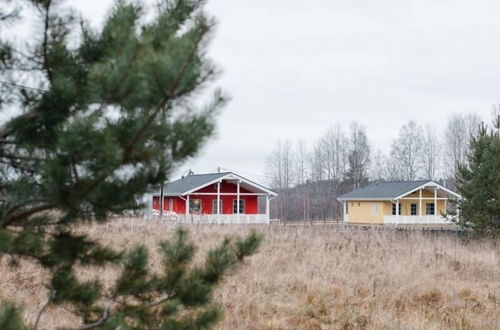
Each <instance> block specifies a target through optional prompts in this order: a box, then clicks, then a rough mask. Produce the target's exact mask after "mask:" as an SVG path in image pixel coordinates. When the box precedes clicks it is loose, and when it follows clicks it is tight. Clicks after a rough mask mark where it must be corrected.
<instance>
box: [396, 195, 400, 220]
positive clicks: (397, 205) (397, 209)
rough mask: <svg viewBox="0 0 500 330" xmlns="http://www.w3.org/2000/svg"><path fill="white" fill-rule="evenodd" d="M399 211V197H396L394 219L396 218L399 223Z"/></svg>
mask: <svg viewBox="0 0 500 330" xmlns="http://www.w3.org/2000/svg"><path fill="white" fill-rule="evenodd" d="M399 213H400V212H399V199H398V200H396V217H397V218H396V219H398V223H399V221H400V220H399V218H400V217H399Z"/></svg>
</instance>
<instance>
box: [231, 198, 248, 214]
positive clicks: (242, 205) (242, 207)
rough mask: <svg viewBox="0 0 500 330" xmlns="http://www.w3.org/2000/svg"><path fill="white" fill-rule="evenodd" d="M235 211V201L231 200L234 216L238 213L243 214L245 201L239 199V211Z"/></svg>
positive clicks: (236, 204)
mask: <svg viewBox="0 0 500 330" xmlns="http://www.w3.org/2000/svg"><path fill="white" fill-rule="evenodd" d="M237 210H238V203H237V200H236V199H233V213H234V214H236V213H239V214H243V213H245V200H244V199H240V210H239V212H237Z"/></svg>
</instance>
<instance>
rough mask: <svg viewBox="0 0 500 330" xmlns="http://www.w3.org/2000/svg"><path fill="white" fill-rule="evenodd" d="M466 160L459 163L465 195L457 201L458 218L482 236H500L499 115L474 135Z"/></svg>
mask: <svg viewBox="0 0 500 330" xmlns="http://www.w3.org/2000/svg"><path fill="white" fill-rule="evenodd" d="M469 150H470V151H469V152H468V154H467V163H466V164H458V167H457V174H456V182H457V189H458V191H459V192H460V194H461V195H462V197H463V198H462V199H460V200H458V201H454V203H455V204H456V205H457V206H458V209H459V216H457V215H456V214H455V222H456V223H457V224H459V225H460V226H462V227H464V228H471V229H473V230H474V232H475V233H476V234H477V235H478V236H481V237H500V117H498V118H496V120H495V121H494V124H493V128H488V127H486V126H485V125H481V127H480V129H479V131H478V133H477V134H476V135H473V136H471V138H470V143H469Z"/></svg>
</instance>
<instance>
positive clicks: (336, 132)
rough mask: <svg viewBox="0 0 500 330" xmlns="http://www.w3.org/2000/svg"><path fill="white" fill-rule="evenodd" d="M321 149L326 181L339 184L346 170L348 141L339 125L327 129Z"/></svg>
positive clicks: (322, 139)
mask: <svg viewBox="0 0 500 330" xmlns="http://www.w3.org/2000/svg"><path fill="white" fill-rule="evenodd" d="M321 147H322V151H323V161H324V166H323V168H324V171H325V174H326V179H327V180H333V181H335V182H340V181H341V180H342V179H343V177H344V175H345V173H346V170H347V163H348V139H347V137H346V136H345V134H344V132H343V131H342V128H341V126H340V125H339V124H336V125H334V126H332V127H330V128H328V129H327V131H326V133H325V135H324V136H323V137H322V138H321Z"/></svg>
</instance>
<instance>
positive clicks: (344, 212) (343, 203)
mask: <svg viewBox="0 0 500 330" xmlns="http://www.w3.org/2000/svg"><path fill="white" fill-rule="evenodd" d="M342 208H343V217H342V220H343V221H344V222H346V221H347V206H346V202H342Z"/></svg>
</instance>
